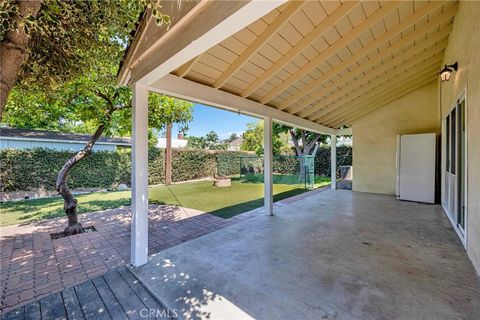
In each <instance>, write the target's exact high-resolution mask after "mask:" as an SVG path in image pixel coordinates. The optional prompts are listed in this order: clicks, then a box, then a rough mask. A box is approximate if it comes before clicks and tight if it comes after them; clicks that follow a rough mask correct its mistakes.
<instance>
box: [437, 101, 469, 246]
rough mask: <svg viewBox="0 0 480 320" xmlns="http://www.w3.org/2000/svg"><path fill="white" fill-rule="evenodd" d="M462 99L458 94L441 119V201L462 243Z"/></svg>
mask: <svg viewBox="0 0 480 320" xmlns="http://www.w3.org/2000/svg"><path fill="white" fill-rule="evenodd" d="M465 112H466V107H465V98H464V97H461V98H460V99H459V100H458V101H457V103H456V104H455V106H454V107H453V109H452V110H451V111H450V113H449V114H448V115H447V117H446V118H445V121H444V126H445V133H444V137H443V138H442V140H443V141H444V151H443V153H444V156H443V159H444V164H443V167H444V172H443V176H444V181H443V183H444V187H443V195H442V196H443V199H442V203H443V206H444V209H445V211H446V213H447V215H448V217H449V219H450V222H451V223H452V225H453V226H454V228H455V230H456V231H457V233H458V234H459V236H460V238H461V239H462V241H463V242H464V243H465V233H466V227H467V226H466V214H467V207H466V204H467V201H466V196H467V192H466V189H467V181H466V168H467V163H466V160H467V159H466V146H467V144H466V139H467V136H466V123H465Z"/></svg>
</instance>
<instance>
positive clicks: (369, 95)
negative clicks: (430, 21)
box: [310, 57, 442, 122]
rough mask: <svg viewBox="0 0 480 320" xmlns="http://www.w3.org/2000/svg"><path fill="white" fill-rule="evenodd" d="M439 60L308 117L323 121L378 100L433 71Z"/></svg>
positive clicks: (411, 70)
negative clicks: (338, 106)
mask: <svg viewBox="0 0 480 320" xmlns="http://www.w3.org/2000/svg"><path fill="white" fill-rule="evenodd" d="M441 61H442V60H441V57H439V58H438V59H436V60H434V61H433V62H431V63H429V64H428V65H425V66H422V67H421V68H420V70H416V69H417V68H411V69H410V70H407V71H405V72H404V73H402V74H401V75H399V76H398V77H397V78H396V79H389V80H386V81H385V82H384V83H383V84H382V85H380V86H377V87H375V89H374V90H370V91H368V92H366V93H365V94H363V95H360V96H356V97H353V98H351V99H350V100H349V101H347V102H345V103H343V104H342V105H341V106H342V108H337V109H336V110H335V111H332V112H330V113H328V114H325V115H322V116H315V117H312V118H310V119H311V120H312V121H317V120H321V121H322V122H324V121H330V120H331V119H334V118H339V117H342V116H344V115H347V114H350V113H351V112H352V110H354V109H356V108H357V107H358V106H359V105H361V104H362V103H365V102H368V101H370V100H371V99H375V100H379V99H383V97H384V96H390V95H392V92H393V91H394V90H397V87H398V86H399V85H405V84H406V85H408V84H409V83H412V82H414V81H416V80H418V79H419V78H422V77H424V76H425V75H426V74H433V73H435V71H437V70H436V69H438V66H439V65H440V63H441ZM414 73H415V74H414Z"/></svg>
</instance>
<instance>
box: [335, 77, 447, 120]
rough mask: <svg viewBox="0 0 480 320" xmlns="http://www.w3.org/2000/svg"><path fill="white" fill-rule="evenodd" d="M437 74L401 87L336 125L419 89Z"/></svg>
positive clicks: (361, 115) (359, 116) (355, 118)
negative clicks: (403, 87)
mask: <svg viewBox="0 0 480 320" xmlns="http://www.w3.org/2000/svg"><path fill="white" fill-rule="evenodd" d="M437 78H438V77H437V75H434V76H430V77H427V78H425V79H424V80H420V81H419V82H417V83H414V84H411V85H410V86H409V87H408V88H406V89H403V90H402V91H399V92H398V93H396V94H394V95H392V96H391V97H389V98H387V99H385V100H383V101H381V102H379V103H376V104H373V105H371V106H370V107H368V109H361V110H359V111H358V112H357V113H355V114H352V116H351V118H350V119H347V120H346V121H338V122H336V123H335V125H336V126H340V125H342V124H346V123H348V124H351V123H352V122H353V121H355V120H357V119H359V118H361V117H364V116H366V115H367V114H369V113H371V112H373V111H375V110H377V109H379V108H381V107H383V106H385V105H386V104H388V103H390V102H392V101H395V100H397V99H399V98H401V97H402V96H404V95H406V94H408V93H410V92H412V91H415V90H416V89H419V88H421V87H423V86H425V85H427V84H429V83H430V82H432V81H434V80H435V79H437Z"/></svg>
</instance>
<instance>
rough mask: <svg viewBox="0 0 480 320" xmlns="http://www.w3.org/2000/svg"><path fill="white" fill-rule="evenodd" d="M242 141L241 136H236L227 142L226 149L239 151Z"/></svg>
mask: <svg viewBox="0 0 480 320" xmlns="http://www.w3.org/2000/svg"><path fill="white" fill-rule="evenodd" d="M242 143H243V138H237V139H235V140H233V141H231V142H229V143H228V150H232V151H240V146H241V145H242Z"/></svg>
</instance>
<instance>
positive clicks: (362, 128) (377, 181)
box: [352, 81, 440, 194]
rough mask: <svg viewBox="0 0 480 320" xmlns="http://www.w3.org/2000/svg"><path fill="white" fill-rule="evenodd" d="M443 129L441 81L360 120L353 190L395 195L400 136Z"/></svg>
mask: <svg viewBox="0 0 480 320" xmlns="http://www.w3.org/2000/svg"><path fill="white" fill-rule="evenodd" d="M439 129H440V109H439V104H438V84H437V81H433V82H431V83H429V84H427V85H425V86H423V87H421V88H419V89H417V90H415V91H413V92H411V93H409V94H407V95H405V96H403V97H401V98H399V99H397V100H395V101H393V102H390V103H389V104H387V105H385V106H384V107H382V108H380V109H377V110H375V111H374V112H371V113H369V114H368V115H366V116H364V117H362V118H360V119H358V120H356V121H355V122H354V123H353V124H352V130H353V155H354V156H353V168H354V171H353V172H354V177H353V190H355V191H363V192H374V193H387V194H395V175H396V168H395V165H396V163H395V161H396V151H397V135H398V134H410V133H430V132H435V133H439V131H440V130H439Z"/></svg>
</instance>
